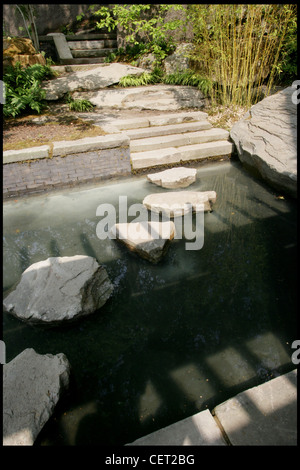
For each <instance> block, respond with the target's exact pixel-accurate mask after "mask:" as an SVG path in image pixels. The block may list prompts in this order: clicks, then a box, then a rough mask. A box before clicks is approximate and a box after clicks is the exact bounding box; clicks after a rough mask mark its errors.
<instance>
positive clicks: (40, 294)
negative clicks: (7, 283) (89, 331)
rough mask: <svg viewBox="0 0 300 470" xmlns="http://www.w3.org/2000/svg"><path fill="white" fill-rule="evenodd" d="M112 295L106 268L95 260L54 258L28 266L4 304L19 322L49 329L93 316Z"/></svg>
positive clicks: (88, 258)
mask: <svg viewBox="0 0 300 470" xmlns="http://www.w3.org/2000/svg"><path fill="white" fill-rule="evenodd" d="M112 291H113V285H112V283H111V281H110V280H109V278H108V275H107V272H106V270H105V268H104V267H103V266H100V265H99V264H98V263H97V261H96V260H95V259H94V258H92V257H90V256H83V255H77V256H72V257H67V256H66V257H53V258H48V259H46V260H44V261H39V262H38V263H34V264H32V265H31V266H29V268H27V269H26V270H25V271H24V272H23V274H22V277H21V280H20V282H19V284H18V285H17V287H16V289H15V290H14V291H13V292H11V293H10V294H9V295H8V296H7V297H6V298H5V299H4V302H3V304H4V307H5V309H6V310H7V311H8V312H10V313H11V314H13V315H14V316H16V317H18V318H19V319H20V320H23V321H26V322H29V323H42V324H48V325H50V326H51V325H55V324H59V323H60V322H62V321H66V320H74V319H77V318H79V317H81V316H84V315H88V314H90V313H93V312H94V311H96V310H98V309H99V308H100V307H102V306H103V305H104V304H105V302H106V301H107V300H108V298H109V297H110V295H111V293H112Z"/></svg>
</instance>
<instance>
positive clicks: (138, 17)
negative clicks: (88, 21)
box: [90, 4, 183, 62]
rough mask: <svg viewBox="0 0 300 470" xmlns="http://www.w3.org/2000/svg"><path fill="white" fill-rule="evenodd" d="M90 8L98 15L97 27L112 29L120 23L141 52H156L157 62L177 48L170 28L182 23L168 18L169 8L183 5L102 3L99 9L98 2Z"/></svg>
mask: <svg viewBox="0 0 300 470" xmlns="http://www.w3.org/2000/svg"><path fill="white" fill-rule="evenodd" d="M90 8H91V9H92V10H93V14H94V15H95V16H97V17H99V21H97V23H96V25H97V27H98V28H107V29H108V31H111V30H114V29H115V28H117V27H118V28H119V29H120V30H123V31H124V32H125V34H126V38H125V39H126V41H127V42H128V43H129V44H131V45H135V46H138V47H140V50H139V55H141V54H142V53H153V54H154V55H155V57H156V58H157V61H158V62H161V61H162V60H163V59H164V58H165V57H166V56H167V55H168V53H170V51H171V50H173V48H174V40H173V36H172V35H171V34H170V32H171V31H174V30H176V29H178V28H181V27H182V24H183V23H182V19H173V20H166V13H167V12H169V11H171V10H173V11H179V10H182V9H183V6H182V5H168V4H163V5H156V4H155V5H153V4H113V5H110V6H101V7H100V8H99V9H98V10H96V11H94V10H95V8H96V6H95V5H91V7H90ZM153 9H154V10H153ZM142 50H143V51H142Z"/></svg>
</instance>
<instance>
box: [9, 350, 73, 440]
mask: <svg viewBox="0 0 300 470" xmlns="http://www.w3.org/2000/svg"><path fill="white" fill-rule="evenodd" d="M69 374H70V364H69V362H68V359H67V358H66V356H65V355H64V354H62V353H59V354H56V355H55V356H54V355H51V354H44V355H41V354H37V353H36V352H35V351H34V349H25V350H24V351H23V352H22V353H21V354H19V355H18V356H16V357H15V358H14V359H13V360H12V361H10V362H9V363H8V364H4V366H3V445H4V446H32V445H33V444H34V441H35V439H36V437H37V436H38V434H39V432H40V431H41V429H42V428H43V426H44V425H45V424H46V422H47V421H48V419H49V418H50V417H51V415H52V413H53V411H54V408H55V405H56V404H57V402H58V401H59V399H60V397H61V395H62V393H63V392H64V391H65V390H66V389H67V388H68V386H69Z"/></svg>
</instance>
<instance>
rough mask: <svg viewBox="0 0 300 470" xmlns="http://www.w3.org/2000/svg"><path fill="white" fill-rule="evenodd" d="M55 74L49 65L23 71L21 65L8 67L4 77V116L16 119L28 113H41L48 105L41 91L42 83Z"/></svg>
mask: <svg viewBox="0 0 300 470" xmlns="http://www.w3.org/2000/svg"><path fill="white" fill-rule="evenodd" d="M53 75H54V74H53V72H52V70H51V68H50V67H49V66H47V65H40V64H35V65H31V66H29V67H27V68H25V69H22V67H21V64H20V63H19V62H17V64H16V65H15V66H14V67H13V66H10V67H7V71H6V73H5V74H4V76H3V81H4V83H5V104H4V105H3V114H4V116H6V117H16V116H18V115H20V114H22V113H24V112H26V111H29V110H33V111H36V112H37V113H38V114H39V113H41V111H42V110H43V108H44V107H45V105H46V102H45V96H46V93H45V91H44V90H42V89H41V86H40V84H41V81H42V80H44V79H45V78H50V77H52V76H53Z"/></svg>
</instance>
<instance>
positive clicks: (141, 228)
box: [111, 221, 175, 264]
mask: <svg viewBox="0 0 300 470" xmlns="http://www.w3.org/2000/svg"><path fill="white" fill-rule="evenodd" d="M111 234H112V236H113V237H116V239H117V240H118V241H120V242H121V243H123V244H124V245H125V246H127V248H128V249H129V250H130V251H133V252H135V253H137V254H138V255H140V256H141V258H144V259H146V260H148V261H150V262H152V263H154V264H156V263H158V262H159V261H160V260H161V259H162V257H163V256H164V255H165V253H166V251H167V249H168V246H169V243H170V241H171V240H172V239H173V238H174V236H175V225H174V222H170V221H166V222H154V221H151V222H148V221H145V222H131V223H122V224H115V225H114V226H113V227H112V228H111Z"/></svg>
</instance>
